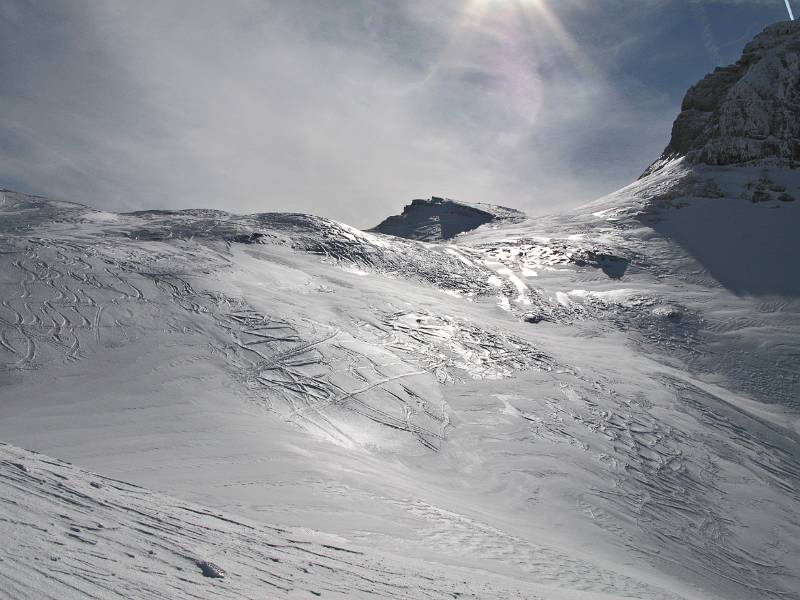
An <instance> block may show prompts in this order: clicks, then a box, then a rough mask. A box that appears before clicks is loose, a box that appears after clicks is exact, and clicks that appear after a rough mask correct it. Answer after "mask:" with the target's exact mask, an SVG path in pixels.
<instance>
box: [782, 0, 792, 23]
mask: <svg viewBox="0 0 800 600" xmlns="http://www.w3.org/2000/svg"><path fill="white" fill-rule="evenodd" d="M783 1H784V2H786V10H788V11H789V18H790V19H791V20H792V21H794V13H793V12H792V5H791V4H789V0H783Z"/></svg>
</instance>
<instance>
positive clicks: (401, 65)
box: [0, 0, 800, 227]
mask: <svg viewBox="0 0 800 600" xmlns="http://www.w3.org/2000/svg"><path fill="white" fill-rule="evenodd" d="M794 5H795V9H796V12H800V6H798V5H797V1H796V0H795V1H794ZM786 18H787V12H786V8H785V6H784V2H783V0H706V1H690V0H436V1H433V0H404V1H393V0H230V1H226V2H222V1H212V0H192V1H189V0H185V1H173V0H158V1H156V0H140V1H137V2H124V1H119V2H115V1H114V0H110V1H102V2H101V1H100V0H97V1H81V0H74V1H71V2H61V1H52V2H49V1H47V0H38V1H34V0H31V1H23V0H0V73H2V86H0V115H2V116H0V185H2V186H4V187H9V188H13V189H19V190H23V191H27V192H31V193H38V194H43V195H47V196H50V197H54V198H60V199H69V200H75V201H80V202H83V203H85V204H89V205H91V206H95V207H98V208H104V209H110V210H135V209H141V208H156V207H158V208H166V207H174V208H188V207H200V206H202V207H215V208H221V209H226V210H231V211H235V212H265V211H299V212H311V213H315V214H320V215H324V216H329V217H333V218H336V219H339V220H342V221H346V222H349V223H351V224H353V225H356V226H359V227H367V226H370V225H373V224H375V223H376V222H378V221H379V220H381V219H382V218H383V217H384V216H386V215H388V214H392V213H396V212H398V211H399V209H400V208H401V207H402V205H403V204H405V203H406V202H407V201H408V200H410V199H411V198H414V197H427V196H430V195H432V194H433V195H443V196H448V197H453V198H457V199H461V200H466V201H472V202H492V203H497V204H505V205H509V206H513V207H518V208H522V209H525V210H528V211H530V212H533V213H541V212H549V211H553V210H558V209H559V208H560V207H570V206H575V205H578V204H582V203H585V202H587V201H590V200H592V199H594V198H596V197H599V196H602V195H604V194H605V193H608V192H610V191H613V190H614V189H616V188H619V187H621V186H623V185H625V184H627V183H628V182H630V181H631V180H632V179H634V178H636V177H637V176H638V175H639V173H641V171H642V170H643V169H644V168H645V167H646V166H647V164H648V163H649V162H651V161H652V160H654V159H655V158H656V157H657V156H658V155H659V153H660V152H661V150H662V149H663V147H664V146H665V145H666V143H667V140H668V136H669V129H670V126H671V123H672V121H673V119H674V117H675V115H676V113H677V111H678V108H679V106H680V100H681V98H682V96H683V94H684V92H685V90H686V88H687V87H688V86H689V85H690V84H691V83H693V82H695V81H696V80H697V79H699V78H700V77H702V76H703V75H704V74H705V73H707V72H709V71H711V70H713V68H714V67H715V66H717V65H723V64H728V63H730V62H733V61H735V60H736V59H737V58H738V56H739V54H740V52H741V49H742V47H743V46H744V44H745V43H746V42H747V41H748V40H749V39H750V38H752V37H753V36H754V35H755V34H756V33H758V32H759V31H760V30H761V29H763V28H764V27H765V26H766V25H768V24H770V23H774V22H776V21H779V20H783V19H786Z"/></svg>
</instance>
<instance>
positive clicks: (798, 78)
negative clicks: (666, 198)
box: [644, 21, 800, 175]
mask: <svg viewBox="0 0 800 600" xmlns="http://www.w3.org/2000/svg"><path fill="white" fill-rule="evenodd" d="M678 157H686V158H687V159H688V161H689V162H690V163H692V164H705V165H720V166H721V165H733V164H743V163H748V162H751V161H757V160H764V159H768V160H772V161H777V162H779V163H781V164H782V165H783V166H788V167H791V168H797V167H798V166H800V21H786V22H781V23H776V24H774V25H771V26H769V27H767V28H766V29H765V30H764V31H762V32H761V33H760V34H758V35H757V36H756V37H755V38H754V39H753V40H752V41H751V42H750V43H748V44H747V45H746V46H745V48H744V51H743V52H742V57H741V58H740V59H739V60H738V61H737V62H736V63H734V64H732V65H729V66H727V67H717V68H716V69H715V70H714V72H713V73H710V74H708V75H706V76H705V77H704V78H703V79H701V80H700V81H699V82H697V83H696V84H694V85H693V86H692V87H691V88H689V90H688V91H687V92H686V96H685V97H684V99H683V102H682V104H681V112H680V114H679V115H678V117H677V119H676V120H675V123H674V125H673V127H672V136H671V139H670V142H669V144H668V145H667V147H666V148H665V149H664V152H663V154H662V155H661V157H660V158H659V159H658V160H656V161H655V162H654V163H653V164H652V165H650V167H648V169H647V170H646V171H645V172H644V175H648V174H650V173H654V172H655V171H658V170H659V169H661V168H662V167H663V166H664V164H666V162H668V161H670V160H672V159H674V158H678Z"/></svg>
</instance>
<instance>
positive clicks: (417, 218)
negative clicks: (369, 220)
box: [369, 196, 525, 242]
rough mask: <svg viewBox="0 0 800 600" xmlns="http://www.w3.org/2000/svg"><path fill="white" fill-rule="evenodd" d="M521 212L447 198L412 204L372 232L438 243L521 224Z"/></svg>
mask: <svg viewBox="0 0 800 600" xmlns="http://www.w3.org/2000/svg"><path fill="white" fill-rule="evenodd" d="M524 218H525V215H524V214H523V213H521V212H519V211H517V210H514V209H511V208H505V207H502V206H494V205H491V204H466V203H463V202H456V201H455V200H450V199H447V198H438V197H436V196H433V197H431V199H430V200H412V201H411V204H408V205H406V206H405V207H404V208H403V212H402V213H401V214H399V215H394V216H391V217H388V218H387V219H385V220H384V221H382V222H381V223H380V224H379V225H376V226H375V227H373V228H372V229H370V230H369V231H373V232H377V233H385V234H388V235H393V236H396V237H402V238H407V239H413V240H423V241H427V242H434V241H439V240H448V239H450V238H453V237H455V236H456V235H458V234H459V233H463V232H465V231H472V230H473V229H477V228H478V227H480V226H481V225H484V224H486V223H491V222H495V221H521V220H523V219H524Z"/></svg>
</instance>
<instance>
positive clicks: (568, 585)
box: [0, 24, 800, 599]
mask: <svg viewBox="0 0 800 600" xmlns="http://www.w3.org/2000/svg"><path fill="white" fill-rule="evenodd" d="M798 44H800V30H798V29H797V26H796V25H784V24H781V25H777V26H774V27H771V28H769V29H767V31H766V32H765V33H763V34H761V35H760V36H759V37H757V38H756V40H755V41H754V42H753V43H752V44H751V45H749V46H748V48H747V50H746V51H745V58H744V59H743V60H742V61H740V62H739V63H737V65H738V66H736V67H733V68H728V69H727V70H723V71H722V72H718V73H717V74H716V75H712V76H710V77H711V79H712V80H713V81H711V82H710V83H709V80H708V78H707V79H706V80H704V82H705V83H704V82H701V83H700V84H698V86H695V88H693V91H690V93H689V96H693V95H694V97H697V98H699V97H704V98H705V97H710V96H713V97H714V98H715V100H714V102H713V103H711V104H708V105H707V106H706V105H702V106H701V104H702V103H700V104H698V102H699V101H695V100H692V101H691V102H689V104H688V105H687V104H686V103H685V106H684V112H683V113H682V114H681V116H680V117H679V119H678V122H676V126H675V129H676V130H677V131H678V133H676V132H675V131H673V140H672V141H671V142H670V146H668V148H667V151H665V154H664V156H663V157H662V159H661V160H660V162H658V163H657V164H656V165H655V166H654V167H653V168H651V169H649V170H648V172H647V173H646V174H645V175H644V176H643V177H642V178H641V179H640V180H639V181H637V182H635V183H633V184H632V185H630V186H628V187H626V188H624V189H623V190H620V191H619V192H616V193H614V194H611V195H610V196H608V197H605V198H602V199H600V200H598V201H596V202H595V203H593V204H591V205H589V206H587V207H584V208H582V209H579V210H575V211H572V212H569V213H564V214H559V215H554V216H551V217H546V218H542V217H537V218H536V219H527V218H523V217H522V216H520V215H516V214H514V213H513V211H510V210H509V211H508V212H502V211H499V212H498V211H494V212H493V211H492V210H488V209H485V208H481V207H480V206H477V208H476V207H473V208H476V210H480V211H482V212H484V213H485V214H488V215H490V216H491V218H490V219H487V220H486V221H481V219H482V218H483V217H480V218H476V219H473V218H472V217H475V213H472V212H469V211H466V210H465V209H462V208H460V207H461V206H467V205H462V204H459V203H447V202H446V201H442V202H438V201H437V200H435V199H434V200H432V201H422V202H418V203H416V204H412V205H411V206H410V207H406V210H405V211H404V215H406V216H405V218H403V217H402V216H401V217H400V218H399V219H400V220H399V221H398V218H394V221H391V220H389V222H390V223H394V224H395V225H397V224H398V223H400V224H401V225H402V227H399V229H396V230H394V231H392V233H395V234H399V235H400V236H401V237H396V236H395V235H387V234H386V233H385V232H387V231H389V230H388V229H386V228H381V226H379V228H376V229H377V230H378V231H384V233H377V232H374V231H373V232H362V231H358V230H356V229H353V228H352V227H349V226H347V225H344V224H342V223H337V222H335V221H331V220H329V219H323V218H319V217H314V216H309V215H299V214H276V213H266V214H257V215H247V216H239V215H232V214H228V213H225V212H222V211H212V210H190V211H146V212H139V213H129V214H112V213H107V212H101V211H96V210H92V209H90V208H87V207H85V206H81V205H79V204H72V203H66V202H57V201H52V200H47V199H44V198H37V197H31V196H27V195H24V194H20V193H16V192H12V191H9V190H4V191H3V192H2V195H0V365H2V366H1V367H0V368H1V369H2V370H0V439H2V440H4V441H5V442H7V443H9V444H13V446H11V445H4V446H0V535H2V539H3V540H4V543H3V544H0V559H1V560H0V582H1V583H2V585H0V591H3V592H5V594H6V595H8V596H10V597H15V598H19V597H30V598H38V597H42V596H53V597H60V598H62V597H76V598H78V597H87V596H89V597H98V598H106V597H115V596H122V597H130V596H131V595H136V594H137V591H139V592H138V593H140V594H144V595H146V596H148V597H159V596H162V597H170V598H172V597H183V596H187V597H188V596H191V597H206V596H212V595H214V596H221V597H247V598H249V597H253V598H257V597H264V596H267V597H315V596H321V597H323V598H326V597H327V598H335V597H347V598H352V597H375V596H379V595H384V596H386V597H403V598H453V597H456V598H458V597H476V598H543V599H551V598H553V599H561V598H563V599H567V598H587V599H599V598H606V599H612V598H614V599H616V598H621V597H625V598H642V599H656V598H664V599H731V598H741V599H752V598H783V599H786V598H800V592H798V590H800V575H798V573H800V419H799V418H798V416H799V414H800V413H799V412H798V411H800V404H798V398H800V361H799V360H798V356H800V282H799V280H798V277H797V266H796V265H797V264H798V261H799V260H800V241H798V238H797V236H796V233H795V232H796V231H797V230H798V226H800V212H798V211H800V208H798V207H799V206H800V202H797V201H794V200H793V199H794V198H800V171H799V170H797V168H796V162H795V161H796V156H795V155H792V156H788V155H785V152H784V149H785V148H788V147H789V146H787V144H789V142H791V141H792V140H794V141H793V142H792V143H796V142H797V132H796V131H794V130H793V129H792V127H794V126H795V125H796V122H797V120H796V119H797V117H798V116H800V115H798V110H799V109H798V105H797V103H796V100H794V99H793V98H795V96H794V95H792V94H794V93H796V92H792V93H789V92H788V91H787V90H791V89H794V90H796V85H797V79H796V68H797V64H798V63H797V58H798V50H797V48H798ZM776 57H777V58H776ZM720 73H721V74H720ZM760 73H761V74H768V75H769V78H771V79H769V81H782V82H783V81H786V82H788V83H787V84H786V85H785V86H772V85H771V84H766V83H765V84H764V85H761V82H762V80H763V79H764V77H767V75H763V76H762V75H759V74H760ZM793 74H795V75H793ZM792 77H795V79H794V80H793V79H792ZM717 79H718V80H719V81H717ZM734 80H735V81H734ZM792 81H794V83H791V82H792ZM720 82H722V83H720ZM756 84H758V85H761V86H760V87H757V85H756ZM792 85H793V86H795V87H792ZM704 86H706V87H708V89H712V90H715V91H713V93H712V92H710V91H708V90H706V91H704V90H705V87H704ZM756 87H757V89H756ZM754 90H755V91H754ZM751 92H752V95H748V94H751ZM747 98H749V99H750V100H752V101H747V102H744V101H741V102H740V101H739V100H740V99H747ZM704 107H705V108H704ZM735 107H738V108H735ZM764 107H768V108H764ZM774 107H778V108H777V109H775V108H774ZM776 110H777V112H776ZM685 111H696V112H702V113H704V114H703V115H694V116H689V117H687V116H685V114H686V112H685ZM736 111H739V112H738V115H739V121H736V119H734V115H735V114H737V113H736ZM763 111H767V113H768V115H770V118H771V116H774V115H778V116H780V115H784V116H780V122H779V123H778V122H777V121H776V123H777V124H775V123H773V121H771V120H770V121H769V124H768V127H769V129H768V130H759V131H760V133H759V132H756V133H754V134H752V135H751V133H752V131H754V130H753V129H752V128H750V125H747V124H748V123H751V122H752V123H760V122H761V121H759V120H758V119H759V118H760V117H759V115H761V113H762V112H763ZM706 113H707V114H706ZM692 119H695V120H694V121H692ZM731 119H733V120H734V121H735V122H733V123H732V122H731ZM790 119H793V120H791V121H790ZM701 120H702V121H703V127H702V128H699V129H697V130H696V132H699V133H697V135H694V134H692V136H694V137H692V136H685V135H684V133H682V132H683V131H684V130H683V129H682V128H683V127H684V126H685V123H688V122H689V121H691V122H692V123H699V122H700V121H701ZM681 122H684V124H683V125H682V124H681ZM723 123H724V124H725V125H724V127H723V125H721V124H723ZM693 131H695V130H693ZM764 131H767V133H766V134H764ZM793 131H794V133H792V132H793ZM763 135H766V136H767V137H763ZM748 136H750V137H748ZM759 136H762V137H759ZM793 136H794V137H793ZM689 137H691V140H690V141H689V142H685V140H686V139H689ZM745 138H746V140H745ZM773 138H774V139H775V140H778V141H776V142H775V143H774V144H772V143H771V142H770V143H767V142H769V141H770V140H772V139H773ZM676 140H679V141H676ZM680 140H683V141H680ZM743 140H745V141H743ZM748 140H752V143H751V141H748ZM684 142H685V145H681V144H684ZM710 148H714V149H716V150H715V151H714V152H711V150H709V149H710ZM724 148H727V149H724ZM742 148H745V149H752V148H757V151H756V150H754V152H756V153H755V154H753V153H751V152H750V151H749V150H748V151H747V152H745V153H743V154H738V155H734V154H732V150H730V149H742ZM722 149H724V150H722ZM773 149H775V150H774V151H773ZM717 150H719V151H718V152H717ZM737 152H738V150H737ZM722 156H724V157H726V158H725V160H724V161H723V160H721V159H720V158H719V157H722ZM715 157H716V158H715ZM737 157H738V158H737ZM722 163H724V164H722ZM464 215H471V216H470V217H469V218H466V217H465V216H464ZM478 216H479V215H478ZM479 221H480V222H479ZM385 223H386V222H384V224H385ZM384 224H382V225H384ZM395 225H392V226H395ZM432 225H435V227H432ZM436 227H438V229H436ZM434 229H436V231H434ZM455 230H458V231H457V232H456V233H458V234H459V235H457V237H453V236H454V235H455V234H453V235H451V234H450V232H452V231H455ZM415 238H420V239H415ZM422 240H436V241H433V242H432V241H422ZM20 447H22V448H27V449H28V450H22V449H20ZM29 450H35V451H39V452H43V453H45V454H47V455H51V456H54V457H58V459H62V460H69V461H71V462H74V463H75V464H76V465H78V466H77V467H73V466H71V465H68V464H66V463H63V462H61V460H54V459H50V458H47V457H46V456H45V455H40V454H33V453H31V452H29ZM90 471H94V472H97V473H102V476H99V475H92V474H91V473H90ZM119 480H123V481H127V482H130V483H124V484H123V483H120V482H119ZM134 484H135V485H134ZM136 486H143V487H136ZM149 490H155V491H149ZM321 532H322V533H321ZM7 540H11V541H10V543H9V542H8V541H7ZM219 571H222V572H224V574H225V577H222V578H220V577H213V576H212V577H209V576H204V574H205V575H214V574H220V573H219Z"/></svg>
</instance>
